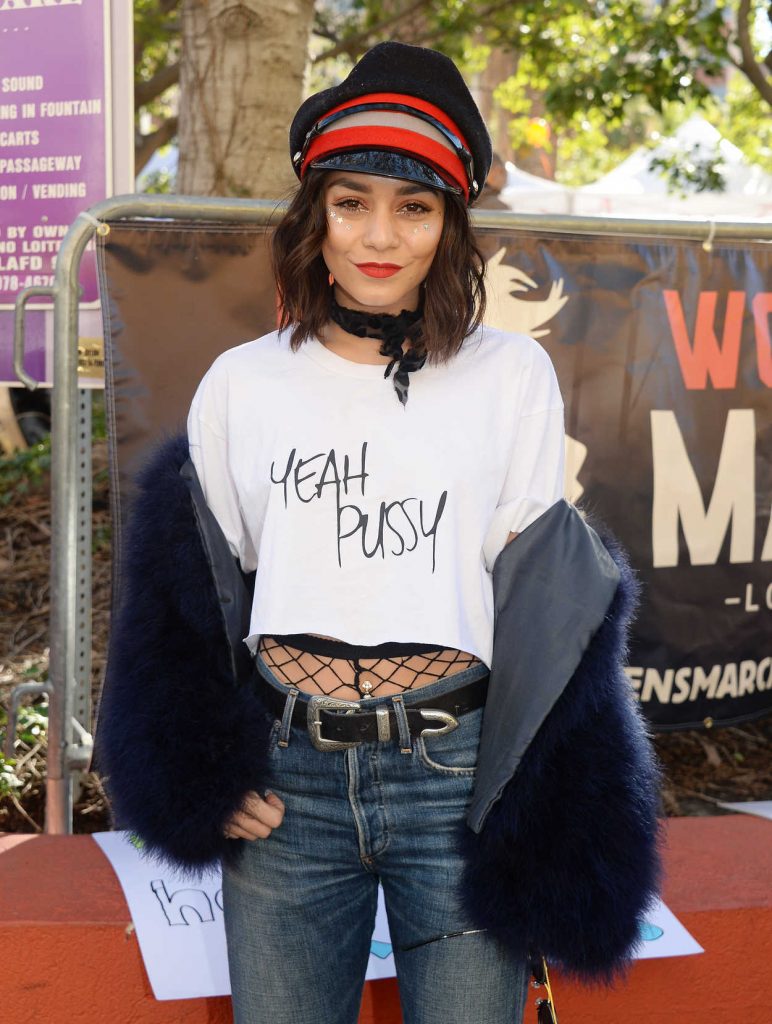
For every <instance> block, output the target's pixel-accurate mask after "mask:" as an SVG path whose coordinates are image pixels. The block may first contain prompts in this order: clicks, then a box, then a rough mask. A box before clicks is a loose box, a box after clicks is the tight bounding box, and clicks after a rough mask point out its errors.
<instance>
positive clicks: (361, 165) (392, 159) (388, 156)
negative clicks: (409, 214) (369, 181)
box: [309, 149, 463, 195]
mask: <svg viewBox="0 0 772 1024" xmlns="http://www.w3.org/2000/svg"><path fill="white" fill-rule="evenodd" d="M309 168H313V169H314V170H322V171H352V172H355V173H356V174H375V175H377V176H378V177H379V178H400V179H402V180H403V181H412V182H415V183H416V184H417V185H426V187H427V188H430V189H434V190H435V191H439V192H453V193H455V194H456V195H463V192H462V190H461V189H460V188H459V187H458V186H457V185H451V184H449V183H448V182H447V181H445V179H444V178H443V177H442V176H441V175H439V174H438V173H437V171H435V170H434V168H433V167H430V166H429V164H425V163H423V161H421V160H416V159H415V157H412V156H407V155H406V154H404V153H396V152H393V151H391V150H385V149H368V150H352V151H351V152H345V151H344V152H341V153H332V154H331V155H330V156H325V157H321V159H319V160H313V161H312V162H311V163H310V164H309Z"/></svg>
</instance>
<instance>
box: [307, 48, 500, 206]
mask: <svg viewBox="0 0 772 1024" xmlns="http://www.w3.org/2000/svg"><path fill="white" fill-rule="evenodd" d="M290 153H291V156H292V166H293V168H294V171H295V174H296V175H297V176H298V178H300V179H301V180H302V178H303V176H304V175H305V173H306V171H307V170H308V169H309V168H310V167H313V168H320V169H326V170H345V171H359V172H360V173H363V174H378V175H382V176H383V177H387V178H402V179H405V180H407V181H416V182H418V183H419V184H422V185H428V186H429V187H430V188H435V189H439V190H441V191H444V192H456V193H458V194H460V195H463V196H464V198H465V200H466V202H467V203H468V204H470V205H471V204H472V203H473V202H474V201H475V200H476V199H477V197H478V196H479V195H480V193H481V192H482V188H483V185H484V184H485V179H486V177H487V176H488V171H489V169H490V163H491V155H492V151H491V140H490V137H489V135H488V130H487V129H486V127H485V122H484V121H483V119H482V116H481V114H480V111H479V110H478V109H477V105H476V104H475V102H474V100H473V99H472V96H471V93H470V92H469V89H468V88H467V86H466V83H465V82H464V79H463V78H462V77H461V73H460V72H459V70H458V68H457V67H456V65H455V64H454V63H453V61H452V60H451V59H450V58H449V57H446V56H445V54H443V53H439V52H438V51H437V50H427V49H425V48H424V47H421V46H409V45H408V44H407V43H379V44H378V46H374V47H373V48H372V49H371V50H368V51H367V53H366V54H365V55H364V56H363V57H362V59H361V60H360V61H359V63H358V64H356V65H355V67H354V68H353V69H352V70H351V72H350V74H349V76H348V77H347V78H346V79H344V81H343V82H341V83H340V85H336V86H334V87H333V88H332V89H325V90H324V91H323V92H319V93H316V95H314V96H310V97H309V98H308V99H307V100H306V101H305V102H304V103H303V104H302V105H301V106H300V109H299V110H298V112H297V113H296V114H295V117H294V118H293V121H292V125H291V127H290Z"/></svg>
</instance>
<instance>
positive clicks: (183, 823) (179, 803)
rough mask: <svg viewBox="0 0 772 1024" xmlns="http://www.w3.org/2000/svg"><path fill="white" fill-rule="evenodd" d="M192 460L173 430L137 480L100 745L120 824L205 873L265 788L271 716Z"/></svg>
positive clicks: (230, 847) (231, 844)
mask: <svg viewBox="0 0 772 1024" xmlns="http://www.w3.org/2000/svg"><path fill="white" fill-rule="evenodd" d="M186 458H187V442H186V439H185V438H176V439H173V440H172V441H171V442H167V443H166V444H164V445H163V446H162V447H161V448H160V449H159V450H158V451H157V452H156V454H155V455H154V457H153V458H152V459H151V460H150V462H149V463H148V464H147V465H146V466H145V468H144V470H143V472H142V473H141V474H140V476H139V478H138V492H137V496H136V498H135V501H134V505H133V507H132V512H131V516H130V521H129V526H128V530H127V537H126V546H125V550H124V564H123V578H122V584H121V588H120V593H119V595H118V597H119V601H118V607H117V610H116V611H115V612H114V620H113V626H112V633H111V642H110V653H109V659H108V669H107V676H106V681H105V687H104V691H103V697H102V701H101V706H100V713H99V721H98V726H99V729H98V732H97V740H96V743H97V757H98V768H99V770H100V771H101V772H102V773H103V774H104V775H105V786H106V789H107V792H108V795H109V797H110V801H111V804H112V811H113V824H114V827H116V828H121V829H130V830H132V831H134V832H135V833H137V834H138V835H139V836H140V838H141V839H142V840H143V841H144V843H145V847H146V849H148V850H149V851H150V852H152V853H153V854H154V855H156V856H159V857H160V858H161V859H163V860H165V861H166V862H167V863H169V864H170V865H172V866H173V867H175V868H176V869H183V870H187V871H188V872H189V873H193V874H195V873H198V872H200V871H201V869H203V868H206V867H208V866H210V865H214V864H215V863H216V862H217V861H218V860H219V858H220V857H227V858H230V859H232V858H234V857H237V856H238V855H239V853H240V851H241V848H242V841H241V840H228V839H226V838H225V837H224V836H223V834H222V827H223V824H224V822H225V821H226V820H227V819H228V818H229V817H230V815H231V814H232V813H233V812H234V811H235V810H237V809H238V808H239V806H240V805H241V803H242V800H243V798H244V797H245V795H246V794H247V792H248V791H249V790H256V791H258V792H262V787H263V781H264V777H265V761H264V754H263V751H264V750H265V747H266V742H267V738H268V734H269V730H270V719H269V716H268V715H267V713H266V712H265V710H264V708H263V707H262V705H261V703H260V701H259V699H258V697H257V692H256V689H255V688H254V687H252V686H251V685H249V683H246V684H241V685H239V684H237V682H236V679H235V677H234V673H233V669H232V663H231V658H230V648H229V645H228V640H227V636H226V633H225V630H224V627H223V617H222V612H221V609H220V606H219V604H218V599H217V594H216V590H215V587H214V583H213V579H212V575H211V572H210V568H209V564H208V562H207V559H206V556H205V553H204V548H203V546H202V541H201V537H200V534H199V531H198V527H197V524H196V519H195V514H194V510H193V506H192V503H191V499H190V492H189V490H188V488H187V486H186V484H185V482H184V481H183V480H182V479H181V477H180V474H179V468H180V466H181V465H182V463H183V462H184V461H185V459H186Z"/></svg>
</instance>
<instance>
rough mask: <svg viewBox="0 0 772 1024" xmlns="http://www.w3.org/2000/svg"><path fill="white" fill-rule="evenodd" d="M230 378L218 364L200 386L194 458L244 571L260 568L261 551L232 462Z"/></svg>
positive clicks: (193, 419)
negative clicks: (228, 425) (245, 513)
mask: <svg viewBox="0 0 772 1024" xmlns="http://www.w3.org/2000/svg"><path fill="white" fill-rule="evenodd" d="M226 385H227V381H225V380H224V379H223V375H222V374H221V372H219V370H218V367H217V364H215V365H214V366H213V367H212V369H210V370H209V372H208V373H207V374H206V376H205V377H204V379H203V380H202V381H201V383H200V384H199V386H198V390H197V391H196V394H195V395H194V397H193V402H192V404H191V407H190V412H189V413H188V444H189V446H190V459H191V462H192V463H193V465H194V466H195V469H196V473H197V474H198V478H199V480H200V482H201V488H202V490H203V492H204V498H205V499H206V503H207V505H208V506H209V508H210V509H211V511H212V513H213V515H214V517H215V519H216V520H217V522H218V524H219V526H220V529H221V530H222V531H223V533H224V534H225V539H226V540H227V541H228V545H229V547H230V549H231V552H232V553H233V555H234V556H235V557H236V558H238V560H239V563H240V564H241V568H242V569H243V570H244V572H252V571H253V570H254V569H256V568H257V554H256V552H255V549H254V545H253V543H252V540H251V538H250V536H249V532H248V531H247V529H246V526H245V524H244V516H243V513H242V509H241V504H240V502H239V496H238V491H237V489H236V485H235V483H234V480H233V476H232V475H231V471H230V466H229V462H228V440H227V433H226V425H225V418H224V410H225V408H226V405H227V391H226V388H225V386H226Z"/></svg>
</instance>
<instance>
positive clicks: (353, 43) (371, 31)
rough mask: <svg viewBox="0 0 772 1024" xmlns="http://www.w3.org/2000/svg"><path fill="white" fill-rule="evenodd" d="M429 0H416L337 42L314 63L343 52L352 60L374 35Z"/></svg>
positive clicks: (417, 9)
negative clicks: (370, 26)
mask: <svg viewBox="0 0 772 1024" xmlns="http://www.w3.org/2000/svg"><path fill="white" fill-rule="evenodd" d="M427 6H428V3H427V0H415V3H412V4H410V5H409V6H408V7H406V8H405V9H404V10H402V11H398V12H397V13H396V14H392V15H391V16H390V17H388V18H384V20H383V21H380V22H378V24H377V25H373V26H372V28H368V29H365V30H364V32H357V33H355V34H354V35H352V36H349V37H348V38H347V39H343V40H342V41H341V42H339V43H336V45H335V46H332V47H331V48H330V49H329V50H325V51H324V53H320V54H319V56H318V57H315V58H314V60H313V63H314V64H317V63H318V62H319V61H322V60H327V59H328V58H332V57H339V56H340V55H341V54H345V55H346V56H347V57H351V58H352V60H353V58H354V57H355V56H356V54H358V53H359V51H360V50H361V49H362V48H363V47H365V46H368V45H369V44H370V41H371V40H372V39H374V37H376V36H379V35H380V34H381V33H382V32H385V31H386V29H388V28H391V27H392V26H393V25H398V24H399V22H400V21H402V19H403V18H407V17H409V16H410V15H411V14H415V13H417V12H418V11H419V10H420V9H421V8H422V7H427Z"/></svg>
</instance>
